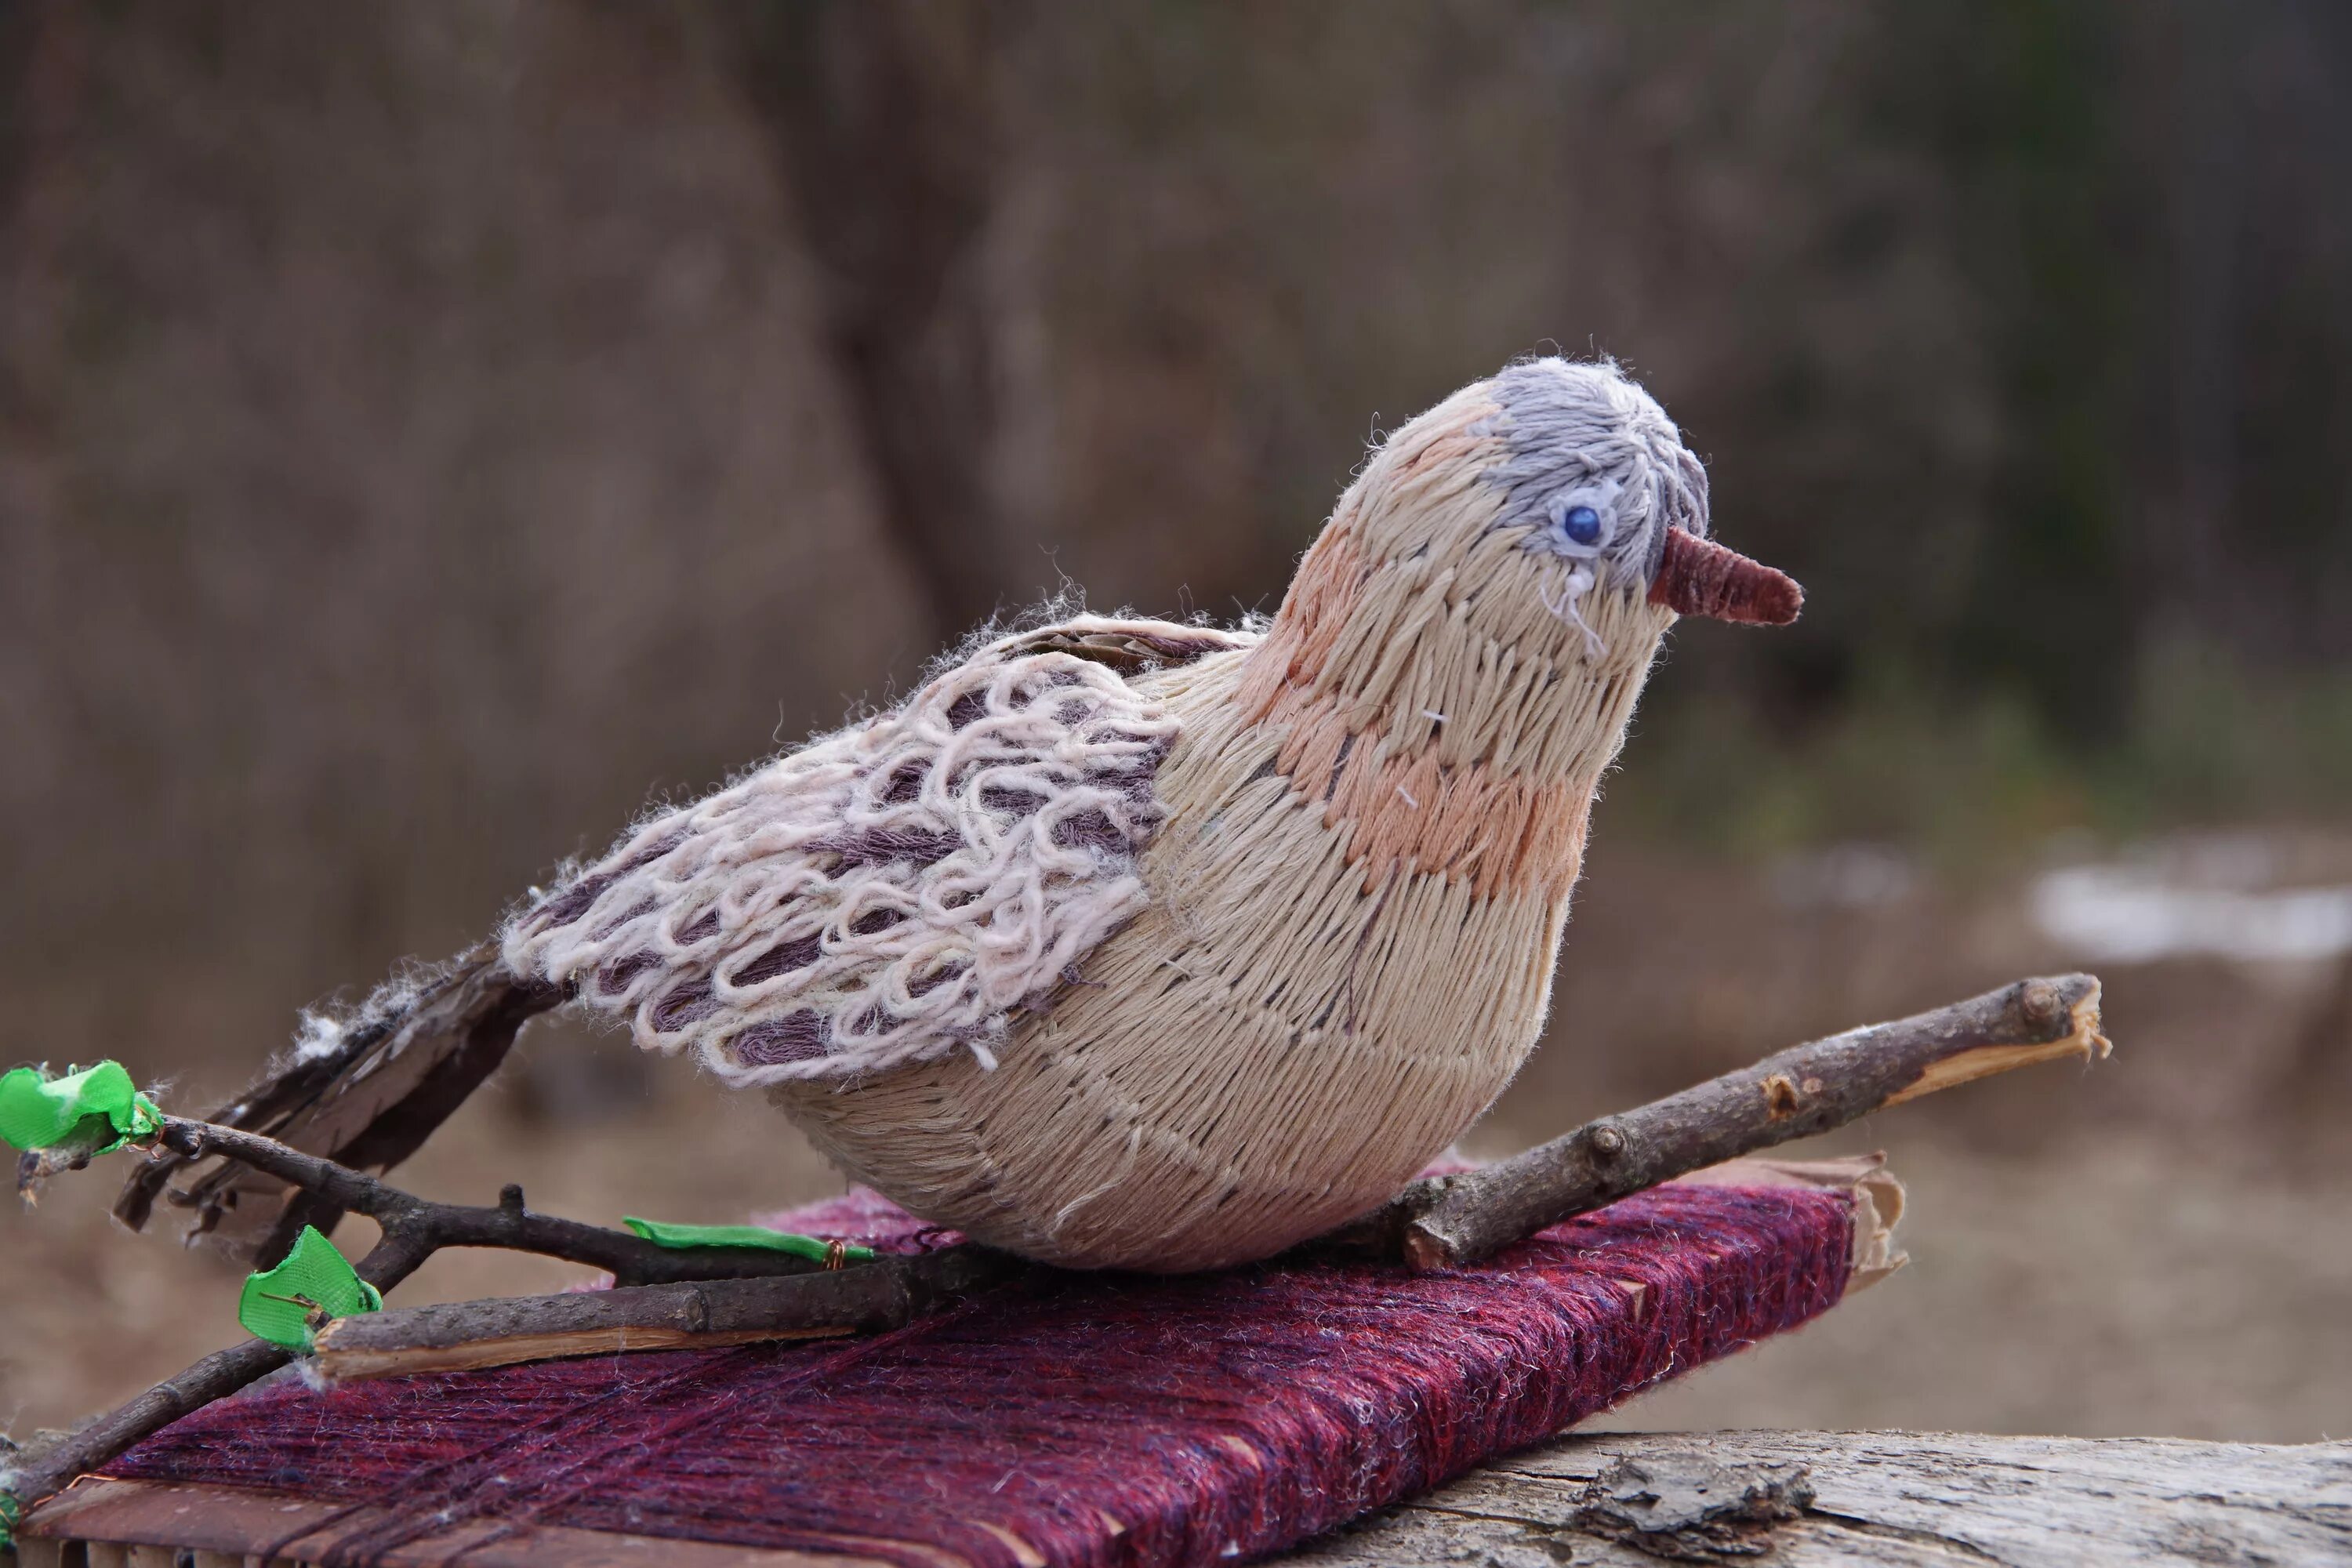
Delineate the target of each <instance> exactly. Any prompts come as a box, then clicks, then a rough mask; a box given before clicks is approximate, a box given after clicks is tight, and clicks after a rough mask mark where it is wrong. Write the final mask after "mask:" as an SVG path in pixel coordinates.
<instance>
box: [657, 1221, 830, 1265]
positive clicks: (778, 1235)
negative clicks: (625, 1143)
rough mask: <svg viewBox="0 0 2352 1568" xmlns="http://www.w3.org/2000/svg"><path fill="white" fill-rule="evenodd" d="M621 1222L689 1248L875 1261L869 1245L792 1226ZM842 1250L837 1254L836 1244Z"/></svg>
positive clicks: (679, 1248)
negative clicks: (809, 1233) (741, 1249)
mask: <svg viewBox="0 0 2352 1568" xmlns="http://www.w3.org/2000/svg"><path fill="white" fill-rule="evenodd" d="M621 1223H622V1224H623V1225H625V1226H628V1227H629V1228H630V1229H631V1230H634V1231H635V1232H636V1233H637V1234H638V1235H639V1236H642V1237H645V1238H646V1240H647V1241H650V1242H652V1243H653V1244H654V1245H655V1246H656V1247H671V1248H673V1249H676V1250H677V1251H686V1250H688V1249H689V1248H692V1247H759V1248H761V1249H762V1250H763V1251H768V1252H789V1253H791V1254H792V1255H793V1257H795V1258H808V1259H810V1260H812V1261H813V1262H818V1263H822V1262H824V1261H826V1260H827V1259H828V1258H834V1259H835V1260H836V1261H839V1262H843V1263H868V1262H871V1261H873V1258H874V1249H873V1248H872V1247H851V1246H848V1245H846V1244H845V1243H841V1244H837V1243H835V1242H830V1241H825V1240H823V1239H821V1238H819V1237H814V1236H796V1235H794V1234H793V1232H791V1231H789V1230H771V1229H769V1228H768V1227H767V1226H764V1225H670V1224H668V1223H667V1222H665V1221H662V1220H657V1219H639V1218H638V1217H637V1216H636V1215H622V1216H621ZM836 1246H838V1247H839V1248H840V1250H839V1253H838V1255H837V1258H835V1250H834V1249H835V1247H836Z"/></svg>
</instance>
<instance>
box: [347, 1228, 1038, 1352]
mask: <svg viewBox="0 0 2352 1568" xmlns="http://www.w3.org/2000/svg"><path fill="white" fill-rule="evenodd" d="M1024 1267H1025V1266H1024V1265H1023V1264H1021V1263H1019V1262H1018V1261H1017V1260H1016V1259H1014V1258H1012V1257H1010V1256H1008V1255H1006V1254H1004V1253H1001V1252H991V1251H988V1250H987V1249H985V1248H983V1247H971V1246H960V1247H941V1248H940V1250H939V1251H937V1252H925V1253H917V1254H914V1255H912V1256H909V1257H903V1258H877V1259H876V1260H875V1261H873V1262H871V1263H866V1264H861V1265H859V1266H858V1267H856V1268H844V1269H839V1270H836V1271H833V1272H828V1273H821V1274H803V1275H796V1276H793V1277H791V1278H786V1279H712V1280H698V1281H688V1282H684V1283H680V1284H675V1285H635V1286H623V1287H620V1288H618V1289H611V1290H595V1291H570V1292H566V1293H564V1294H561V1295H554V1296H510V1297H502V1298H498V1299H495V1300H487V1301H452V1302H448V1303H446V1304H445V1305H441V1306H434V1307H413V1308H409V1309H406V1310H391V1311H383V1312H368V1313H364V1314H362V1315H359V1316H355V1317H349V1318H338V1319H337V1320H335V1321H333V1322H332V1323H330V1324H329V1325H328V1326H327V1327H326V1328H325V1329H324V1330H323V1331H320V1334H319V1336H318V1353H317V1355H316V1356H315V1358H313V1366H314V1369H315V1370H316V1371H317V1372H318V1373H319V1374H320V1376H321V1377H324V1378H326V1379H328V1380H329V1381H331V1382H334V1381H348V1380H352V1379H358V1378H368V1377H392V1376H404V1375H406V1374H409V1373H420V1372H452V1371H458V1370H471V1369H473V1368H477V1367H486V1366H504V1365H508V1364H509V1363H514V1362H526V1361H547V1360H551V1359H553V1358H556V1357H559V1356H572V1355H595V1354H603V1353H605V1352H613V1351H631V1350H686V1349H695V1348H699V1347H704V1346H710V1345H727V1344H746V1343H751V1342H755V1341H760V1340H788V1339H818V1338H824V1337H828V1336H833V1335H840V1334H856V1333H878V1332H881V1331H885V1330H888V1329H895V1328H898V1327H900V1326H902V1325H904V1324H906V1323H908V1322H910V1321H913V1320H914V1319H916V1318H919V1317H921V1316H923V1315H924V1314H925V1313H927V1312H929V1311H930V1310H933V1309H935V1308H937V1307H938V1306H940V1305H941V1304H942V1303H943V1302H945V1301H946V1300H949V1299H950V1298H951V1297H954V1296H957V1295H960V1294H961V1293H963V1292H966V1291H970V1290H972V1289H978V1288H980V1287H981V1286H983V1285H988V1284H992V1283H994V1282H995V1281H997V1280H999V1279H1005V1278H1007V1277H1009V1276H1010V1275H1012V1274H1013V1273H1014V1272H1016V1271H1018V1270H1019V1269H1020V1268H1024Z"/></svg>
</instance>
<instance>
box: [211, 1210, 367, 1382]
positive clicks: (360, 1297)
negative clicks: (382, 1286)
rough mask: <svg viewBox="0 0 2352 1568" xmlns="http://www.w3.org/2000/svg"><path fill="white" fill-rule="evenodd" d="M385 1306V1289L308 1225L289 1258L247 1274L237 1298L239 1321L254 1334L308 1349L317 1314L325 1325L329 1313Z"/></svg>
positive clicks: (342, 1315) (347, 1313) (335, 1315)
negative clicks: (243, 1286)
mask: <svg viewBox="0 0 2352 1568" xmlns="http://www.w3.org/2000/svg"><path fill="white" fill-rule="evenodd" d="M382 1307H383V1294H382V1293H381V1292H380V1291H378V1290H377V1289H376V1288H375V1287H374V1286H373V1285H371V1284H369V1283H368V1282H367V1281H366V1280H364V1279H361V1278H360V1276H359V1270H357V1269H355V1268H352V1266H351V1263H350V1261H349V1260H348V1259H346V1258H344V1257H343V1255H342V1254H341V1253H340V1252H338V1251H336V1250H335V1244H334V1243H333V1242H331V1241H329V1240H328V1239H327V1238H326V1237H325V1236H324V1235H323V1234H321V1233H320V1229H319V1227H318V1226H314V1225H306V1226H303V1227H302V1234H301V1236H300V1237H299V1238H297V1240H296V1241H295V1243H294V1250H293V1251H291V1252H289V1253H288V1254H287V1255H286V1261H285V1262H283V1263H280V1264H279V1265H278V1267H277V1268H272V1269H269V1270H268V1271H266V1272H264V1273H260V1274H249V1275H247V1276H246V1280H245V1290H244V1292H243V1293H242V1294H240V1295H239V1296H238V1297H237V1299H236V1321H238V1322H240V1323H243V1324H244V1325H245V1327H246V1331H247V1332H248V1333H250V1334H251V1335H253V1337H254V1338H256V1339H259V1340H268V1342H270V1343H271V1344H273V1345H284V1346H285V1347H286V1348H287V1349H288V1350H297V1351H307V1350H309V1349H310V1335H311V1333H312V1332H313V1331H314V1328H313V1323H312V1319H313V1317H314V1316H315V1315H317V1314H324V1317H322V1318H320V1319H319V1321H318V1323H317V1325H316V1326H317V1327H320V1328H323V1327H325V1319H326V1318H348V1317H351V1316H352V1314H353V1313H356V1312H373V1311H376V1310H380V1309H381V1308H382Z"/></svg>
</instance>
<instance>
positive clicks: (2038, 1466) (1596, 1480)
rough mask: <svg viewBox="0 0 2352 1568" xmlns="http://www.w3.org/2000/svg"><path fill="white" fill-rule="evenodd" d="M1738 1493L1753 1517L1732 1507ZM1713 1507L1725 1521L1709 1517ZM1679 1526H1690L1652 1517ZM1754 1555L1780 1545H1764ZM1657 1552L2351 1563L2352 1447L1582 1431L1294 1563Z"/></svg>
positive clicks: (1978, 1567) (1542, 1561) (1655, 1558)
mask: <svg viewBox="0 0 2352 1568" xmlns="http://www.w3.org/2000/svg"><path fill="white" fill-rule="evenodd" d="M1702 1488H1703V1489H1704V1490H1701V1489H1702ZM1743 1500H1745V1505H1746V1506H1745V1508H1744V1511H1745V1512H1747V1513H1748V1514H1750V1515H1753V1516H1756V1517H1754V1518H1753V1519H1748V1520H1743V1519H1740V1518H1738V1517H1737V1516H1738V1513H1739V1512H1741V1511H1743V1508H1742V1504H1743ZM1710 1507H1712V1508H1714V1509H1715V1510H1717V1518H1715V1519H1713V1520H1708V1519H1706V1518H1705V1517H1704V1516H1705V1515H1706V1510H1708V1509H1709V1508H1710ZM1775 1516H1778V1517H1775ZM1667 1525H1679V1526H1680V1528H1678V1529H1668V1528H1659V1529H1644V1528H1643V1526H1667ZM1761 1547H1769V1555H1764V1556H1761V1557H1760V1558H1759V1557H1757V1556H1754V1555H1751V1553H1753V1552H1756V1550H1757V1549H1758V1548H1761ZM1662 1560H1664V1561H1669V1562H1674V1561H1680V1562H1696V1563H1723V1564H1726V1565H1727V1568H1728V1565H1730V1564H1734V1563H1743V1562H1758V1563H1759V1568H1864V1565H1868V1568H1986V1565H1987V1564H1996V1563H1998V1564H2014V1565H2016V1568H2063V1565H2071V1564H2081V1565H2083V1568H2094V1565H2096V1568H2112V1565H2116V1564H2130V1563H2183V1564H2187V1563H2194V1564H2199V1565H2200V1568H2235V1565H2238V1564H2244V1565H2246V1568H2253V1565H2255V1564H2263V1565H2265V1568H2268V1565H2273V1564H2277V1565H2285V1564H2314V1565H2316V1564H2321V1563H2331V1564H2341V1563H2352V1442H2328V1443H2311V1444H2305V1445H2300V1446H2295V1447H2270V1446H2263V1445H2256V1444H2248V1443H2197V1442H2188V1441H2183V1440H2180V1439H2176V1438H2164V1437H2130V1438H2098V1439H2094V1438H2079V1437H1995V1436H1979V1435H1975V1434H1965V1433H1946V1432H1717V1433H1673V1434H1664V1435H1656V1436H1651V1435H1642V1436H1568V1437H1563V1438H1558V1439H1555V1440H1554V1441H1552V1442H1550V1443H1548V1444H1545V1445H1543V1446H1541V1447H1536V1448H1531V1449H1528V1450H1527V1451H1526V1452H1523V1453H1519V1454H1516V1455H1512V1456H1510V1457H1509V1458H1504V1459H1501V1460H1498V1461H1496V1463H1494V1464H1492V1465H1488V1466H1486V1467H1484V1468H1480V1469H1478V1470H1476V1471H1474V1472H1473V1473H1472V1474H1470V1475H1468V1476H1465V1478H1463V1479H1461V1480H1458V1481H1456V1482H1454V1483H1453V1484H1452V1485H1451V1486H1447V1487H1443V1488H1440V1489H1438V1490H1436V1491H1433V1492H1431V1493H1429V1494H1427V1495H1425V1496H1423V1497H1421V1498H1418V1499H1415V1500H1412V1501H1411V1502H1407V1503H1402V1504H1399V1505H1397V1506H1395V1507H1392V1508H1389V1509H1384V1510H1381V1511H1380V1512H1378V1513H1376V1514H1372V1515H1370V1516H1368V1517H1367V1518H1366V1519H1364V1520H1362V1521H1358V1522H1357V1523H1356V1524H1354V1525H1351V1526H1349V1528H1347V1529H1345V1530H1342V1531H1337V1532H1335V1533H1333V1534H1331V1535H1328V1536H1326V1537H1324V1538H1323V1539H1322V1540H1320V1541H1318V1542H1313V1543H1312V1544H1310V1545H1308V1546H1306V1547H1303V1548H1301V1549H1300V1550H1299V1551H1297V1552H1295V1553H1293V1554H1291V1556H1289V1557H1288V1558H1286V1559H1285V1560H1284V1561H1285V1562H1286V1563H1294V1564H1296V1565H1297V1568H1373V1565H1374V1564H1378V1565H1379V1568H1418V1565H1421V1564H1429V1565H1431V1568H1435V1565H1437V1564H1441V1563H1443V1564H1448V1565H1455V1568H1458V1565H1463V1564H1475V1565H1477V1568H1566V1565H1569V1564H1577V1565H1580V1568H1582V1565H1590V1568H1637V1565H1638V1568H1656V1565H1657V1563H1659V1562H1661V1561H1662Z"/></svg>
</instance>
